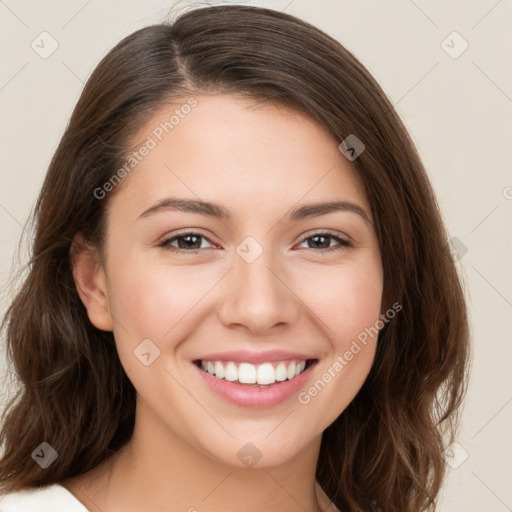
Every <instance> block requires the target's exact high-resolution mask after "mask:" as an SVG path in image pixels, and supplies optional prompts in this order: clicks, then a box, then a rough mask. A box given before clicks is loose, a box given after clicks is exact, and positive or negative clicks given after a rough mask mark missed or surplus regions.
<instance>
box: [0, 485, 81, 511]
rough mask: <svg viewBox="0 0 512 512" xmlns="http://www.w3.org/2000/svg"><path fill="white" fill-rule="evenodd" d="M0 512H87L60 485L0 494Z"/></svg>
mask: <svg viewBox="0 0 512 512" xmlns="http://www.w3.org/2000/svg"><path fill="white" fill-rule="evenodd" d="M0 512H88V511H87V509H86V508H85V507H84V506H83V505H82V504H81V503H80V502H79V501H78V500H77V499H76V498H75V497H74V496H73V495H72V494H71V493H70V492H69V491H68V490H67V489H66V488H65V487H63V486H62V485H60V484H52V485H49V486H45V487H37V488H32V489H24V490H22V491H16V492H11V493H7V494H0Z"/></svg>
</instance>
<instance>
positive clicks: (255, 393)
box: [192, 360, 318, 408]
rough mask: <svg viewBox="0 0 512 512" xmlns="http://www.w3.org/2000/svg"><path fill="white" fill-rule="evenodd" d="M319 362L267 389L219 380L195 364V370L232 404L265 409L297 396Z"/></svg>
mask: <svg viewBox="0 0 512 512" xmlns="http://www.w3.org/2000/svg"><path fill="white" fill-rule="evenodd" d="M317 362H318V361H316V360H315V361H314V362H313V363H311V364H310V365H309V366H308V367H307V368H306V369H305V370H304V371H303V372H302V373H301V374H300V375H298V376H297V377H294V378H293V379H291V380H285V381H283V382H276V383H275V384H272V385H269V386H268V387H266V388H260V387H259V386H255V387H250V386H245V385H241V384H236V383H234V382H230V381H227V380H225V379H218V378H217V377H215V376H214V375H211V374H209V373H208V372H205V371H203V370H201V368H199V367H198V366H197V365H196V364H195V363H192V365H193V366H194V368H195V369H196V370H197V372H198V373H199V377H200V378H201V379H202V381H203V382H204V383H205V384H206V385H207V386H208V387H209V388H210V389H211V390H212V391H213V392H214V393H216V394H217V395H219V396H220V397H222V398H224V399H225V400H227V401H228V402H231V403H232V404H235V405H238V406H240V407H252V408H263V407H273V406H275V405H278V404H280V403H282V402H284V401H285V400H287V399H288V398H290V397H291V396H293V395H295V394H297V393H298V392H299V390H300V388H301V387H302V386H304V384H305V383H306V381H307V380H308V378H309V376H310V374H311V370H312V369H313V367H314V366H315V365H316V363H317Z"/></svg>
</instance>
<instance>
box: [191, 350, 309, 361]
mask: <svg viewBox="0 0 512 512" xmlns="http://www.w3.org/2000/svg"><path fill="white" fill-rule="evenodd" d="M288 359H300V360H304V361H306V360H308V359H314V358H313V357H311V356H308V355H306V354H300V353H298V352H288V351H285V350H268V351H266V352H250V351H248V350H235V351H229V352H217V353H215V354H208V355H204V356H201V357H197V358H196V359H195V360H203V361H233V362H238V363H252V364H260V363H267V362H269V363H270V362H274V361H286V360H288Z"/></svg>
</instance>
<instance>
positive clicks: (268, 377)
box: [201, 360, 306, 385]
mask: <svg viewBox="0 0 512 512" xmlns="http://www.w3.org/2000/svg"><path fill="white" fill-rule="evenodd" d="M305 367H306V361H291V362H290V361H286V362H285V361H281V362H275V363H263V364H260V365H253V364H250V363H239V366H237V364H236V363H234V362H233V361H230V362H228V363H226V362H222V361H204V360H201V368H202V369H203V370H204V371H206V372H208V373H210V374H211V375H215V376H216V377H217V378H218V379H225V380H228V381H236V380H238V381H239V382H240V383H241V384H256V383H258V384H260V385H268V384H273V383H274V382H275V381H276V380H277V381H278V382H282V381H284V380H286V379H293V378H294V377H296V376H297V375H299V374H300V373H302V372H303V371H304V368H305Z"/></svg>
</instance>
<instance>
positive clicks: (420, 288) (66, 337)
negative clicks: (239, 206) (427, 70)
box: [0, 5, 469, 512]
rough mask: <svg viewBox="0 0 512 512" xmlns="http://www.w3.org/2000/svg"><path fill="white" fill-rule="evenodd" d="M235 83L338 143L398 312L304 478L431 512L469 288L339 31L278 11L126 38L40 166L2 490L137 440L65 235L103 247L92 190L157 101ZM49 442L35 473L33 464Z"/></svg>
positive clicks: (403, 134) (15, 339)
mask: <svg viewBox="0 0 512 512" xmlns="http://www.w3.org/2000/svg"><path fill="white" fill-rule="evenodd" d="M204 92H208V93H223V94H224V93H237V94H243V95H246V96H247V97H248V98H253V99H256V100H258V101H262V102H269V103H278V104H284V105H286V106H290V107H292V108H294V109H296V110H299V111H301V112H303V113H306V114H307V115H309V116H311V117H312V118H313V119H315V120H316V121H318V122H319V123H321V124H322V125H323V126H325V127H327V129H328V130H329V131H330V133H332V135H333V137H334V138H335V139H336V140H337V141H339V142H340V143H341V142H342V141H343V140H344V139H346V138H347V137H348V136H349V135H351V134H355V135H356V136H357V138H358V139H360V140H361V141H362V142H363V143H364V145H365V150H364V152H363V153H362V154H361V155H360V156H359V157H358V158H357V159H356V160H354V161H353V165H354V166H355V168H356V169H357V171H358V172H359V174H360V176H361V177H362V179H363V181H364V183H365V187H366V192H367V195H368V198H369V201H370V204H371V206H372V213H373V217H374V219H375V228H376V231H377V236H378V240H379V244H380V248H381V254H382V263H383V269H384V293H385V297H387V298H388V300H389V301H391V302H394V301H396V302H398V303H399V304H400V305H401V306H402V310H401V311H400V313H399V314H398V315H397V316H396V318H394V319H393V320H392V321H391V322H389V323H388V324H387V325H386V326H385V327H384V328H383V329H382V330H381V332H380V335H379V342H378V349H377V353H376V356H375V362H374V365H373V367H372V369H371V371H370V374H369V376H368V378H367V380H366V382H365V384H364V385H363V387H362V389H361V390H360V392H359V393H358V395H357V396H356V397H355V399H354V400H353V401H352V403H351V404H350V405H349V406H348V407H347V409H346V410H345V411H344V412H343V413H342V414H341V415H340V416H339V417H338V418H337V419H336V420H335V421H334V422H333V423H332V424H331V425H330V426H329V427H328V428H327V429H326V430H325V431H324V433H323V437H322V444H321V450H320V456H319V460H318V466H317V479H318V481H319V483H320V485H321V486H322V488H323V489H324V490H325V491H326V493H327V495H328V496H329V497H330V498H331V499H332V500H333V501H334V503H335V504H336V505H337V506H338V507H339V508H340V509H342V510H350V511H368V510H378V509H379V507H380V509H382V510H385V511H386V512H391V511H397V512H398V511H399V512H407V511H410V512H412V511H414V512H418V511H422V510H433V509H434V508H435V504H436V496H437V494H438V492H439V489H440V486H441V484H442V481H443V478H444V473H445V461H444V458H443V451H444V449H445V446H446V443H449V442H450V441H451V440H452V439H453V435H454V432H455V431H456V427H457V424H458V417H459V414H458V413H459V411H460V407H459V406H460V403H461V399H462V397H463V395H464V392H465V388H466V380H467V368H468V338H469V335H468V325H467V314H466V306H465V301H464V295H463V290H462V286H461V283H460V281H459V277H458V275H457V271H456V268H455V265H454V262H453V260H452V257H451V254H450V250H449V246H448V243H447V235H446V232H445V229H444V227H443V223H442V220H441V216H440V213H439V209H438V206H437V203H436V200H435V198H434V195H433V192H432V189H431V186H430V184H429V181H428V178H427V176H426V173H425V170H424V168H423V165H422V163H421V161H420V158H419V156H418V154H417V152H416V149H415V148H414V145H413V143H412V141H411V139H410V137H409V136H408V134H407V131H406V129H405V127H404V126H403V124H402V122H401V120H400V119H399V117H398V116H397V114H396V112H395V110H394V109H393V106H392V105H391V103H390V102H389V100H388V99H387V98H386V96H385V94H384V93H383V91H382V90H381V88H380V86H379V85H378V84H377V82H376V81H375V80H374V79H373V78H372V76H371V75H370V74H369V72H368V71H367V70H366V69H365V68H364V67H363V66H362V65H361V64H360V63H359V62H358V60H357V59H356V58H355V57H354V56H353V55H352V54H351V53H350V52H349V51H348V50H347V49H346V48H344V47H343V46H342V45H341V44H340V43H339V42H338V41H336V40H334V39H333V38H331V37H330V36H328V35H327V34H325V33H324V32H322V31H320V30H319V29H317V28H315V27H313V26H312V25H310V24H308V23H306V22H304V21H301V20H299V19H297V18H295V17H293V16H291V15H287V14H284V13H281V12H278V11H274V10H270V9H266V8H261V7H249V6H227V5H223V6H222V5H221V6H215V7H206V8H200V9H194V10H189V11H188V12H185V13H182V14H181V15H180V16H179V17H177V19H175V20H173V21H172V22H171V21H166V22H164V23H161V24H156V25H152V26H149V27H146V28H143V29H141V30H138V31H137V32H135V33H133V34H131V35H129V36H128V37H126V38H125V39H123V40H122V41H121V42H120V43H118V44H117V45H116V46H115V47H114V48H113V49H112V50H111V51H110V52H109V53H108V54H107V55H106V56H105V57H104V58H103V60H102V61H101V62H100V64H99V65H98V66H97V68H96V69H95V71H94V72H93V73H92V75H91V77H90V78H89V80H88V82H87V84H86V86H85V88H84V90H83V92H82V94H81V97H80V99H79V101H78V103H77V105H76V108H75V110H74V112H73V114H72V116H71V119H70V121H69V124H68V126H67V128H66V131H65V133H64V135H63V137H62V140H61V141H60V144H59V146H58V148H57V150H56V152H55V154H54V156H53V159H52V161H51V163H50V166H49V169H48V172H47V174H46V178H45V181H44V184H43V187H42V190H41V193H40V195H39V197H38V200H37V203H36V205H35V208H34V212H33V219H34V222H35V237H34V240H33V244H32V251H31V259H30V261H29V263H28V266H27V275H26V276H25V278H24V281H23V282H22V285H21V286H20V288H19V290H18V292H17V295H16V297H15V298H14V300H13V302H12V304H11V305H10V307H9V308H8V310H7V313H6V315H5V318H4V321H3V324H2V329H5V333H6V343H7V353H8V358H9V361H10V362H11V363H12V365H13V372H14V373H15V375H16V376H17V378H18V380H19V390H18V392H17V395H16V396H15V397H14V398H13V399H12V400H11V402H10V403H9V404H8V406H7V407H6V409H5V411H4V415H3V426H2V429H1V431H0V442H1V444H2V446H3V448H4V453H3V456H2V458H1V460H0V486H1V487H0V488H1V489H3V490H17V489H23V488H27V487H37V486H42V485H47V484H50V483H55V482H59V481H62V480H64V479H66V478H69V477H72V476H76V475H79V474H81V473H84V472H86V471H88V470H90V469H92V468H93V467H94V466H96V465H97V464H99V463H100V462H102V461H103V460H105V459H106V458H107V457H109V456H110V455H111V454H113V453H115V452H116V451H117V450H119V448H120V447H122V446H123V445H124V444H125V443H126V442H127V441H128V440H129V439H130V436H131V434H132V429H133V425H134V416H135V389H134V387H133V385H132V384H131V382H130V380H129V379H128V377H127V375H126V373H125V371H124V369H123V367H122V366H121V363H120V361H119V358H118V356H117V352H116V348H115V344H114V339H113V334H112V333H111V332H104V331H101V330H98V329H96V328H95V327H94V326H93V325H92V324H91V322H90V321H89V319H88V317H87V314H86V310H85V308H84V306H83V304H82V302H81V300H80V298H79V296H78V294H77V291H76V287H75V284H74V280H73V277H72V272H71V267H70V259H69V252H70V245H71V242H72V240H73V237H74V235H75V234H76V233H77V232H82V233H83V234H84V236H85V238H86V239H87V240H89V241H90V242H92V243H94V244H96V245H97V247H98V248H100V250H101V249H102V247H103V243H104V236H105V223H104V221H105V208H106V207H107V204H108V201H109V198H110V197H111V196H112V194H114V193H115V191H113V192H110V193H109V194H107V195H106V197H105V198H104V199H102V200H99V199H98V198H97V194H96V195H95V193H94V191H95V190H97V189H101V188H102V187H103V186H104V184H105V183H106V182H108V181H109V179H111V177H112V176H113V175H114V173H115V172H116V170H118V169H120V168H121V167H122V165H123V162H124V161H125V160H124V159H125V158H126V155H127V154H128V153H129V152H130V150H133V148H130V141H131V140H132V137H133V136H134V135H135V134H136V133H137V130H138V129H139V128H140V127H141V126H142V125H143V124H144V123H145V122H147V120H148V119H149V118H150V117H151V116H152V114H153V113H154V112H155V111H156V110H157V109H158V108H159V107H161V106H162V105H163V103H165V102H167V101H170V100H171V99H174V98H178V97H181V98H183V97H190V96H191V95H195V94H200V93H204ZM42 442H48V443H49V444H50V445H51V446H52V447H53V448H54V449H55V450H56V451H57V452H58V454H59V456H58V458H57V460H56V461H55V462H54V463H53V464H51V465H50V466H49V467H48V468H47V469H42V468H41V467H40V466H39V465H38V464H36V463H35V462H34V460H33V459H32V457H31V454H32V452H33V451H34V449H35V448H36V447H37V446H38V445H40V443H42Z"/></svg>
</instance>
